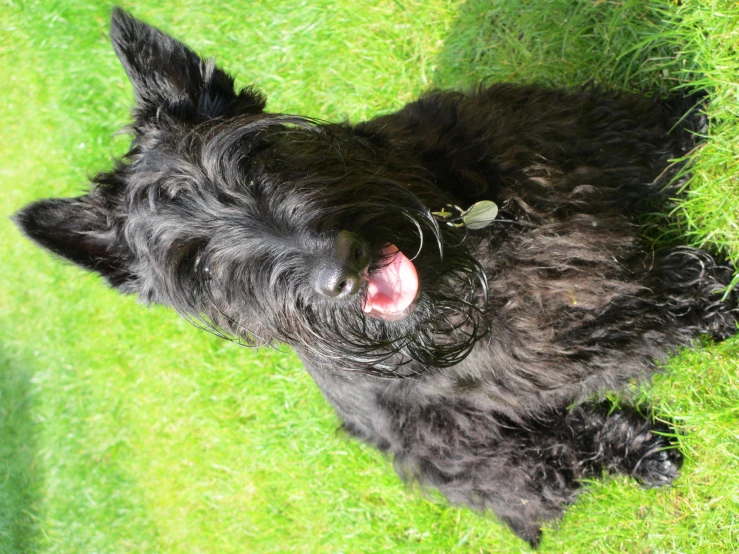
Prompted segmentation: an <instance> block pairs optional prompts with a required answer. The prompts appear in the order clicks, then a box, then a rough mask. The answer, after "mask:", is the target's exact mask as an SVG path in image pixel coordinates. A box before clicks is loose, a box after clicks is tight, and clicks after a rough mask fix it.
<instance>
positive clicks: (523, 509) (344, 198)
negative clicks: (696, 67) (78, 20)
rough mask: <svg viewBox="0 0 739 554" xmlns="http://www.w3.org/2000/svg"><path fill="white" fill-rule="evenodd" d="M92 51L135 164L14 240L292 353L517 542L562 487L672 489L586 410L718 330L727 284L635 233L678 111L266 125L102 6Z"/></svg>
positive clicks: (409, 110)
mask: <svg viewBox="0 0 739 554" xmlns="http://www.w3.org/2000/svg"><path fill="white" fill-rule="evenodd" d="M111 36H112V40H113V45H114V48H115V51H116V53H117V54H118V57H119V58H120V60H121V62H122V64H123V66H124V67H125V69H126V72H127V73H128V76H129V77H130V78H131V81H132V82H133V85H134V88H135V92H136V97H137V104H136V107H135V109H134V123H133V125H132V127H131V130H132V132H133V137H134V138H133V143H132V146H131V150H130V151H129V153H128V154H127V156H126V157H125V159H124V160H123V161H121V162H120V163H118V165H117V166H116V168H115V169H114V170H113V171H110V172H107V173H101V174H99V175H97V176H96V177H95V179H94V184H95V185H94V186H93V188H92V189H91V190H90V192H89V194H87V195H85V196H81V197H79V198H68V199H50V200H42V201H40V202H37V203H35V204H32V205H30V206H28V207H26V208H25V209H24V210H22V211H21V212H20V213H18V214H17V216H16V221H17V223H18V224H19V225H20V226H21V228H22V229H23V230H24V231H25V233H26V234H27V235H28V236H29V237H31V238H32V239H33V240H35V241H37V242H38V243H39V244H41V245H42V246H44V247H46V248H48V249H50V250H52V251H53V252H55V253H57V254H59V255H61V256H64V257H65V258H68V259H69V260H71V261H73V262H76V263H77V264H79V265H81V266H83V267H85V268H87V269H90V270H94V271H97V272H99V273H100V274H102V275H103V276H104V277H105V278H106V279H107V280H108V281H109V282H110V283H111V284H112V285H113V286H114V287H116V288H117V289H119V290H121V291H123V292H126V293H134V294H137V295H138V296H139V297H141V298H143V299H144V300H145V301H147V302H157V303H162V304H167V305H169V306H172V307H174V308H175V309H176V310H178V311H179V312H180V313H182V314H183V315H184V316H185V317H187V318H189V319H190V320H192V321H193V322H195V323H196V324H198V325H201V326H203V327H205V328H207V329H209V330H213V331H216V332H220V333H223V334H224V335H228V336H231V337H236V338H237V339H238V340H241V341H243V342H246V343H248V344H251V345H256V346H262V345H268V344H273V343H277V342H286V343H288V344H289V345H291V346H292V347H293V348H294V349H295V350H296V351H297V353H298V354H299V355H300V357H301V358H302V360H303V362H304V363H305V366H306V368H307V369H308V371H309V372H310V374H311V375H312V376H313V378H314V379H315V381H316V383H317V384H318V386H319V387H320V388H321V390H322V391H323V393H324V394H325V396H326V399H327V400H328V401H329V402H330V403H331V404H332V405H333V406H334V408H335V409H336V411H337V412H338V414H339V416H340V417H341V419H342V420H343V422H344V426H345V428H346V429H347V430H348V432H349V433H351V434H352V435H354V436H356V437H358V438H360V439H361V440H364V441H366V442H369V443H371V444H373V445H375V446H376V447H377V448H379V449H381V450H382V451H384V452H388V453H390V454H392V456H393V458H394V461H395V464H396V467H397V469H398V471H399V473H400V474H401V475H402V476H403V477H404V478H406V479H413V480H418V481H420V482H422V483H423V484H424V485H432V486H434V487H437V488H438V489H440V490H441V491H442V492H443V493H444V494H445V495H446V497H447V498H449V500H451V501H452V502H455V503H460V504H466V505H468V506H472V507H474V508H476V509H480V510H487V509H490V510H492V511H494V512H495V513H496V514H497V515H498V516H499V517H500V518H501V519H502V520H503V521H505V522H506V523H507V524H508V525H510V527H511V528H512V529H513V530H514V531H515V532H516V533H517V534H518V535H520V536H521V537H523V538H524V539H526V540H528V541H529V542H530V543H532V544H536V543H537V542H538V540H539V537H540V526H541V524H542V523H543V522H545V521H547V520H549V519H551V518H554V517H557V516H558V515H559V514H561V512H562V511H563V510H564V508H565V507H566V506H567V505H568V504H569V503H571V502H572V501H573V500H574V499H575V497H576V494H577V490H578V487H579V486H580V485H579V483H580V481H581V479H582V478H585V477H591V476H598V475H600V474H601V473H602V472H603V471H604V470H615V471H620V472H624V473H627V474H630V475H633V476H634V477H636V478H637V479H639V480H640V481H641V482H643V483H644V484H646V485H650V486H658V485H664V484H668V483H670V482H671V481H672V480H673V479H674V478H675V477H676V476H677V471H678V468H679V465H680V459H681V458H680V454H679V452H678V451H677V450H676V449H675V448H674V447H672V445H671V443H670V441H669V439H668V438H667V437H666V436H665V435H664V434H661V433H659V432H657V433H655V432H654V431H655V430H657V431H663V432H667V433H668V434H669V432H670V431H671V429H670V427H669V426H667V425H664V424H654V423H652V420H651V418H650V417H649V414H648V413H640V412H638V411H637V410H636V409H633V408H622V409H616V408H614V407H613V406H611V405H609V404H607V403H606V402H605V401H602V400H596V401H593V399H592V397H593V395H594V394H596V393H599V392H603V391H607V390H618V389H622V388H623V387H624V386H625V385H627V384H628V383H630V382H633V381H634V380H640V379H645V378H648V376H649V375H650V374H651V373H652V372H653V371H654V369H655V361H659V360H664V359H665V357H666V356H668V355H669V354H670V353H671V352H672V351H674V350H675V348H676V347H678V346H680V345H688V344H690V343H691V341H692V340H693V339H694V337H696V336H697V335H698V334H700V333H707V334H709V335H711V336H713V337H715V338H717V339H721V338H724V337H727V336H729V335H731V334H733V333H734V332H735V331H736V321H737V317H738V316H739V312H738V310H737V308H736V303H737V298H736V296H735V295H730V296H729V297H728V299H727V300H726V302H722V301H721V298H722V296H721V294H720V292H719V291H720V290H721V289H722V288H724V287H725V286H726V285H727V283H728V282H729V280H730V278H731V275H732V269H731V268H730V267H728V266H726V265H720V264H717V263H715V262H714V261H713V259H712V258H711V257H710V256H709V255H708V254H706V253H705V252H703V251H701V250H696V249H690V248H684V247H675V246H673V247H671V248H665V249H661V250H655V249H653V248H649V247H648V246H646V245H647V243H646V242H645V241H643V240H642V239H641V238H640V236H639V234H638V233H639V229H638V227H637V224H638V223H639V222H640V221H641V218H642V217H643V215H644V214H645V213H647V212H649V211H650V210H655V209H657V208H659V207H660V206H663V205H664V203H665V202H666V201H667V199H668V198H669V197H670V195H672V194H674V193H676V191H677V187H679V186H680V184H681V181H680V179H678V178H676V175H677V173H678V169H679V167H678V166H677V165H674V164H673V165H671V160H672V159H673V158H676V157H680V156H683V155H684V154H685V152H686V151H687V150H688V149H689V148H691V147H692V146H693V138H694V135H693V134H692V133H691V131H694V130H696V129H698V128H699V127H700V126H701V125H703V124H704V123H705V122H704V121H701V118H700V117H699V116H698V115H696V110H693V114H689V115H687V116H685V114H686V112H688V111H689V109H690V108H691V106H693V105H694V104H695V100H693V101H691V100H690V99H675V100H669V101H656V100H647V99H644V98H639V97H635V96H630V95H626V94H609V93H605V92H602V91H600V90H598V89H596V88H595V87H585V88H582V89H578V90H574V91H569V92H564V91H554V90H543V89H540V88H536V87H531V86H511V85H493V86H490V87H486V88H481V89H479V90H478V91H476V92H474V93H472V94H469V95H465V94H461V93H454V92H433V93H430V94H427V95H425V96H423V97H422V98H421V99H419V100H418V101H416V102H413V103H411V104H408V105H407V106H406V107H405V108H403V109H402V110H400V111H399V112H397V113H394V114H391V115H387V116H383V117H378V118H376V119H373V120H370V121H367V122H364V123H361V124H359V125H350V124H347V123H341V124H326V123H324V122H318V121H315V120H312V119H309V118H305V117H297V116H290V115H279V114H271V113H265V112H264V110H263V108H264V106H265V100H264V97H263V96H262V94H261V93H259V92H258V91H256V90H254V88H252V87H249V88H246V89H244V90H241V91H238V92H236V91H234V87H233V80H232V79H231V78H230V77H229V76H228V75H227V74H226V73H224V72H223V71H222V70H220V69H218V68H217V67H215V65H214V64H213V63H212V62H206V61H203V60H201V59H200V58H198V56H197V55H196V54H194V53H193V52H192V51H191V50H190V49H188V48H187V47H186V46H185V45H183V44H181V43H180V42H178V41H176V40H174V39H172V38H170V37H168V36H167V35H165V34H163V33H161V32H160V31H158V30H156V29H154V28H152V27H150V26H148V25H146V24H144V23H142V22H140V21H137V20H135V19H133V18H131V17H130V16H128V15H126V14H125V13H124V12H122V11H120V10H116V11H115V12H114V15H113V22H112V29H111ZM684 116H685V117H684ZM572 406H574V407H572Z"/></svg>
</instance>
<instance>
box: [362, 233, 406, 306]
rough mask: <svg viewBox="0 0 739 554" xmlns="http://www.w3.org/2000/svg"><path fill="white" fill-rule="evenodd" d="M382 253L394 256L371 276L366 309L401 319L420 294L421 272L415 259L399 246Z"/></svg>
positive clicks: (365, 304)
mask: <svg viewBox="0 0 739 554" xmlns="http://www.w3.org/2000/svg"><path fill="white" fill-rule="evenodd" d="M383 254H384V255H385V256H392V257H391V258H390V259H389V261H388V262H387V264H386V265H384V266H383V267H381V268H380V269H378V270H377V271H375V272H373V273H372V274H371V275H370V276H369V281H368V283H367V297H366V299H365V302H364V308H363V309H364V311H365V312H367V313H368V314H369V315H371V316H375V317H379V318H382V319H388V320H393V319H402V318H403V317H405V315H406V314H405V310H406V308H408V306H410V305H411V304H412V303H413V300H415V298H416V294H417V293H418V274H417V273H416V268H415V266H414V265H413V262H411V261H410V260H409V259H408V258H407V257H406V256H405V255H404V254H403V253H402V252H401V251H400V250H398V248H397V246H395V245H393V244H391V245H389V246H387V247H386V248H385V250H384V251H383Z"/></svg>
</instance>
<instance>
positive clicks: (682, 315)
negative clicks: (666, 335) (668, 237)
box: [644, 247, 739, 340]
mask: <svg viewBox="0 0 739 554" xmlns="http://www.w3.org/2000/svg"><path fill="white" fill-rule="evenodd" d="M733 273H734V268H733V267H731V266H729V265H728V264H720V263H716V261H715V260H714V259H713V257H712V256H711V255H710V254H708V253H707V252H705V251H703V250H700V249H697V248H688V247H679V248H674V249H672V250H670V251H668V252H666V253H663V254H662V255H661V256H660V257H658V258H657V260H655V263H654V265H653V267H652V268H651V269H650V271H649V272H648V273H647V275H646V277H645V279H644V281H645V283H646V285H647V286H648V287H650V288H651V289H653V290H656V291H660V294H661V295H662V296H663V297H664V301H663V302H662V304H661V306H660V307H661V309H663V310H666V311H667V312H668V313H669V314H670V315H671V317H672V318H674V319H676V320H678V321H679V322H680V325H679V328H680V329H683V330H684V331H685V332H689V333H691V335H695V334H698V333H707V334H709V335H711V336H712V337H713V338H714V339H716V340H723V339H725V338H727V337H730V336H732V335H734V334H735V333H736V332H737V321H738V320H739V307H738V304H739V289H736V288H735V289H734V290H733V291H731V292H730V293H729V294H728V295H727V297H726V298H725V299H723V296H724V290H725V288H726V286H727V285H728V284H729V283H730V282H731V279H732V276H733Z"/></svg>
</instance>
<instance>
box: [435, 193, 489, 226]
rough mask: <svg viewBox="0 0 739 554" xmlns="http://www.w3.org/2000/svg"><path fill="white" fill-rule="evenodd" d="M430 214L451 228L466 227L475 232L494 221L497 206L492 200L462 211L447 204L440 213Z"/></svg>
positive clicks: (483, 201) (477, 203)
mask: <svg viewBox="0 0 739 554" xmlns="http://www.w3.org/2000/svg"><path fill="white" fill-rule="evenodd" d="M455 212H456V213H455ZM431 213H432V214H434V215H435V216H436V217H437V218H438V219H440V220H442V221H443V222H444V223H446V224H447V225H450V226H452V227H467V228H468V229H472V230H476V229H484V228H485V227H487V226H488V225H490V224H491V223H492V222H493V221H494V220H495V218H496V217H497V215H498V205H497V204H496V203H495V202H493V201H492V200H481V201H480V202H475V203H474V204H472V206H470V207H469V208H467V209H466V210H464V209H462V208H460V207H459V206H455V205H454V204H447V205H446V206H444V208H442V209H441V210H440V211H438V212H431Z"/></svg>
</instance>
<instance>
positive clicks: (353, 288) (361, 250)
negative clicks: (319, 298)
mask: <svg viewBox="0 0 739 554" xmlns="http://www.w3.org/2000/svg"><path fill="white" fill-rule="evenodd" d="M368 265H369V249H368V248H367V246H366V245H365V244H364V243H363V242H362V240H361V239H360V238H359V237H358V236H357V235H355V234H354V233H351V232H349V231H339V232H338V233H337V234H336V237H335V238H334V242H333V245H332V247H331V248H330V250H329V251H328V253H327V254H326V255H325V256H324V257H323V258H322V259H321V261H320V262H319V269H318V271H317V272H316V277H315V280H314V288H315V290H316V291H317V292H319V293H320V294H322V295H324V296H327V297H329V298H344V297H346V296H353V295H355V294H357V292H359V289H360V287H361V286H362V281H363V279H364V277H365V273H366V270H367V266H368Z"/></svg>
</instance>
